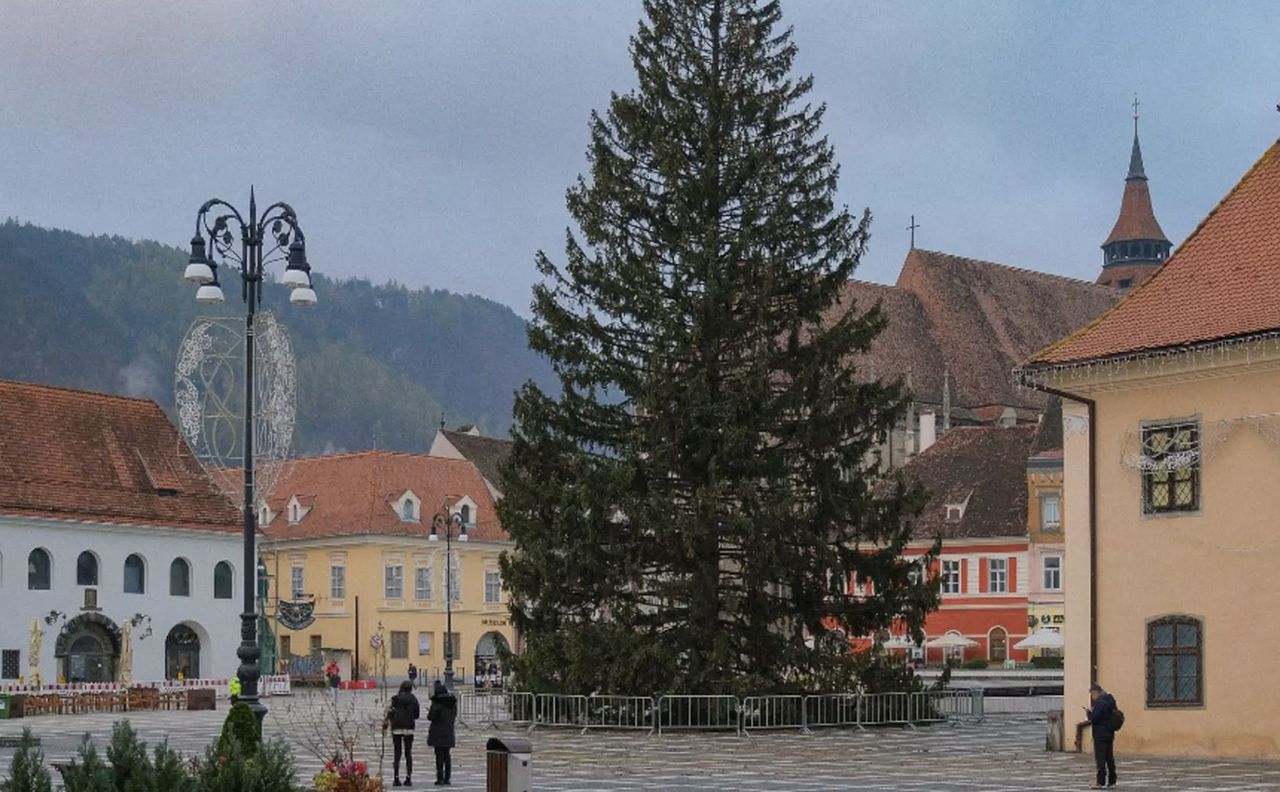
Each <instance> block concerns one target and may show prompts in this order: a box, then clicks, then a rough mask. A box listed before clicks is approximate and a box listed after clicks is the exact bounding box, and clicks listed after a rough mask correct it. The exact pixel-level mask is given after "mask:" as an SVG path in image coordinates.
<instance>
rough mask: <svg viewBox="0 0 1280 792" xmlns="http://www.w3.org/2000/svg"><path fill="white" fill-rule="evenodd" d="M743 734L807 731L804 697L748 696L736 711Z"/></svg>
mask: <svg viewBox="0 0 1280 792" xmlns="http://www.w3.org/2000/svg"><path fill="white" fill-rule="evenodd" d="M738 713H739V720H738V722H739V728H741V729H742V732H743V733H744V734H750V733H751V732H753V731H765V730H770V729H775V730H776V729H798V730H800V731H808V730H809V724H808V721H807V720H806V718H805V714H806V713H805V697H804V696H748V697H746V698H744V699H743V700H742V705H741V706H740V707H739V709H738Z"/></svg>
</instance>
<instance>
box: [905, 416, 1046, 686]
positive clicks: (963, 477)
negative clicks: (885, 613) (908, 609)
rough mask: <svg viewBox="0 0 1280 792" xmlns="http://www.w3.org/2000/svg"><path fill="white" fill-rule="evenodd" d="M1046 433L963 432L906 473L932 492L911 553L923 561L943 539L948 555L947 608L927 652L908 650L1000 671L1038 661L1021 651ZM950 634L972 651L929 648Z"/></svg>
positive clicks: (1011, 429) (936, 620)
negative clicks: (1030, 503)
mask: <svg viewBox="0 0 1280 792" xmlns="http://www.w3.org/2000/svg"><path fill="white" fill-rule="evenodd" d="M1038 431H1039V427H1037V426H1034V425H1033V426H1026V425H1023V426H1008V425H996V426H973V427H959V428H956V429H953V430H952V431H951V432H948V433H947V434H946V435H944V436H943V437H942V438H941V439H940V440H938V442H937V443H935V444H934V445H932V446H931V447H929V448H928V449H927V450H926V451H924V452H923V453H921V454H919V455H917V456H916V457H914V458H912V460H911V461H910V462H908V463H907V465H906V466H905V467H904V468H903V473H904V475H906V476H908V477H909V478H911V479H913V480H915V481H917V482H919V483H920V484H922V485H924V487H925V488H926V489H927V490H928V492H929V493H930V498H929V502H928V504H927V505H926V506H925V509H924V511H923V512H922V513H921V515H920V517H919V519H918V520H917V522H916V525H915V530H914V536H915V539H914V540H913V542H912V543H911V545H910V546H909V547H908V549H907V551H906V555H907V556H908V557H910V556H912V555H920V556H922V555H923V554H924V553H926V552H927V551H928V550H929V548H930V547H931V546H932V544H933V542H934V540H935V539H936V538H938V537H941V538H942V556H941V558H940V559H939V560H938V561H937V562H935V565H934V568H933V569H932V570H931V574H933V575H936V576H937V577H938V579H939V584H940V586H941V592H942V605H941V607H940V608H939V609H938V610H937V611H935V612H934V613H932V614H930V615H929V617H928V619H927V621H926V623H925V634H926V641H925V644H926V645H925V647H924V648H923V649H914V650H906V649H904V650H903V651H912V652H913V653H914V654H915V656H917V657H923V658H924V659H925V660H926V662H928V663H930V664H937V663H941V662H942V661H943V659H944V656H950V655H953V654H954V655H956V656H959V657H961V659H964V660H969V659H973V658H979V657H981V658H985V659H987V660H988V661H989V662H991V663H992V664H999V663H1004V662H1005V661H1006V660H1014V661H1022V662H1025V661H1026V660H1027V659H1028V658H1027V653H1026V652H1025V651H1021V650H1017V649H1014V648H1013V645H1014V644H1015V643H1017V642H1018V641H1020V640H1022V639H1023V638H1025V637H1026V635H1027V594H1028V589H1029V588H1030V587H1029V574H1028V573H1029V571H1030V570H1029V564H1028V551H1029V538H1028V535H1027V473H1026V468H1027V459H1028V458H1029V457H1030V456H1031V455H1032V453H1033V451H1032V448H1033V444H1034V442H1035V439H1036V434H1037V432H1038ZM948 635H950V636H952V638H951V639H950V641H951V642H954V643H959V641H956V640H955V638H954V637H955V636H960V637H961V638H963V639H967V642H968V643H969V645H968V646H965V647H959V646H957V647H955V648H950V649H948V648H943V647H938V646H929V644H931V643H934V642H936V641H938V639H943V638H944V637H946V636H948ZM895 644H896V642H895ZM891 645H894V644H891Z"/></svg>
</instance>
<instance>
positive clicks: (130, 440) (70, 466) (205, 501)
mask: <svg viewBox="0 0 1280 792" xmlns="http://www.w3.org/2000/svg"><path fill="white" fill-rule="evenodd" d="M0 513H2V514H11V515H22V516H32V517H50V518H55V519H61V520H83V521H90V522H104V523H118V524H127V525H154V526H164V527H174V528H190V529H199V530H209V531H225V532H235V531H238V530H240V528H241V517H240V511H239V509H237V508H235V507H234V506H232V504H231V502H230V501H229V500H227V498H226V497H224V496H223V494H222V492H221V491H220V490H219V489H218V487H217V485H215V483H214V482H213V480H212V479H211V478H210V477H209V476H208V475H206V474H205V471H204V468H202V467H201V465H200V462H199V461H198V460H197V459H196V458H195V456H194V455H193V454H192V453H191V450H190V449H189V448H188V447H187V444H186V443H185V442H184V441H183V440H182V438H181V437H180V436H179V435H178V431H177V429H175V428H174V426H173V424H172V423H170V422H169V418H168V417H167V416H166V415H165V414H164V410H161V409H160V405H158V404H156V403H155V402H153V401H151V400H150V399H132V398H127V397H123V396H109V395H107V394H104V393H94V392H91V391H80V390H69V389H66V388H55V387H49V386H46V385H33V384H30V383H25V382H6V381H0Z"/></svg>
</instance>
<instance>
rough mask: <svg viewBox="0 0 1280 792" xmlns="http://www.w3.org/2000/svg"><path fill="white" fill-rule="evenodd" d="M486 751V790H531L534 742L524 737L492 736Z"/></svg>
mask: <svg viewBox="0 0 1280 792" xmlns="http://www.w3.org/2000/svg"><path fill="white" fill-rule="evenodd" d="M485 751H486V752H487V753H486V754H485V786H484V788H485V792H529V790H530V788H531V787H530V785H531V783H532V781H531V779H532V768H531V767H530V766H529V763H530V761H531V759H530V757H531V756H532V754H533V743H531V742H530V741H528V740H526V739H525V738H523V737H490V738H489V742H488V743H487V744H486V745H485Z"/></svg>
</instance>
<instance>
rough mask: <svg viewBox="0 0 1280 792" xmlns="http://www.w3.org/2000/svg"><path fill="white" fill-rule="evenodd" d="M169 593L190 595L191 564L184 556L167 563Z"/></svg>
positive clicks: (177, 595)
mask: <svg viewBox="0 0 1280 792" xmlns="http://www.w3.org/2000/svg"><path fill="white" fill-rule="evenodd" d="M169 595H170V596H173V597H190V596H191V565H190V564H188V563H187V560H186V559H185V558H175V559H173V563H172V564H170V565H169Z"/></svg>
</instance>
